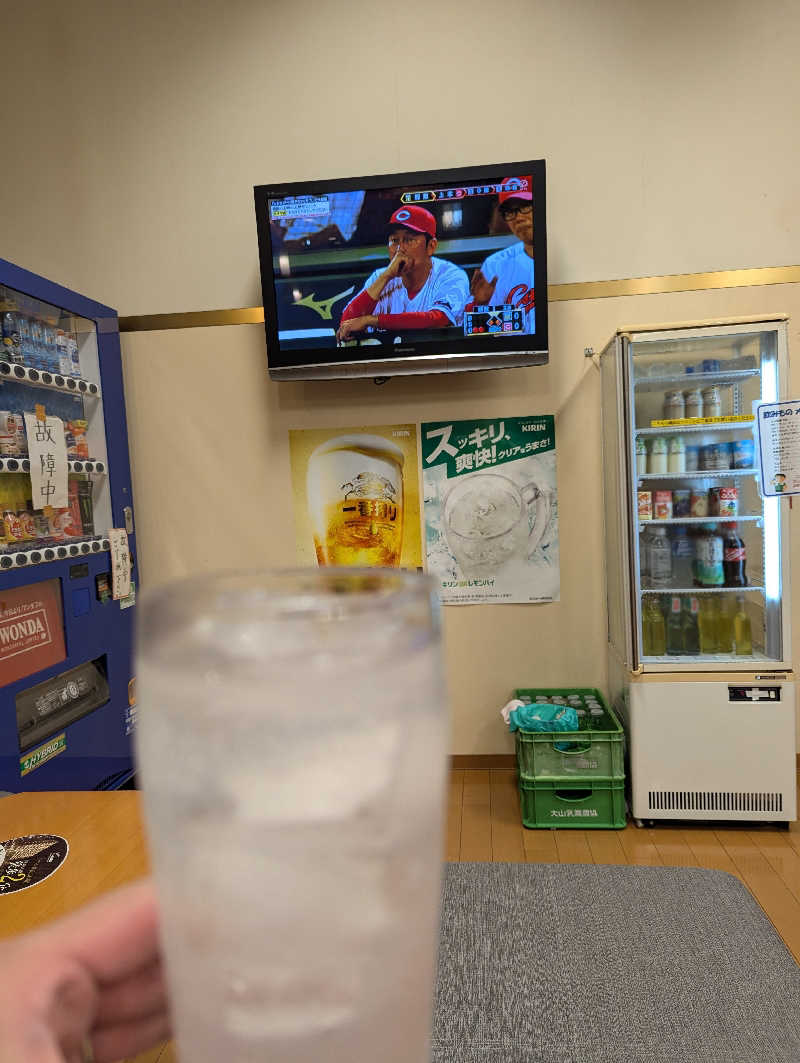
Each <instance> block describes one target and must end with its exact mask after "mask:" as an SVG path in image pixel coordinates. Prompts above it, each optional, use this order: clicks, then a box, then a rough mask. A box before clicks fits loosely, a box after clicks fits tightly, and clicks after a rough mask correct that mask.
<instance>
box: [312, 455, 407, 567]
mask: <svg viewBox="0 0 800 1063" xmlns="http://www.w3.org/2000/svg"><path fill="white" fill-rule="evenodd" d="M403 460H404V457H403V451H402V450H401V449H400V447H398V446H397V445H396V444H395V443H392V442H391V441H390V440H388V439H384V438H383V437H382V436H373V435H360V434H358V435H345V436H337V437H336V438H335V439H329V440H327V441H326V442H325V443H322V444H321V445H320V446H318V447H317V448H316V450H314V451H313V452H312V454H311V456H310V458H309V459H308V472H307V477H306V495H307V500H308V512H309V517H310V519H311V526H312V529H313V533H314V549H315V550H316V554H317V564H319V565H362V566H368V567H373V566H378V567H381V568H397V567H398V566H399V564H400V554H401V551H402V548H403Z"/></svg>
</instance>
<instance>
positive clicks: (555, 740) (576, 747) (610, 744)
mask: <svg viewBox="0 0 800 1063" xmlns="http://www.w3.org/2000/svg"><path fill="white" fill-rule="evenodd" d="M537 694H540V695H541V694H544V695H546V696H547V697H556V696H561V697H566V696H567V695H568V694H582V695H584V696H589V695H593V696H594V697H595V698H597V700H598V702H599V703H600V705H601V706H602V709H603V716H602V719H601V721H600V728H599V729H594V728H593V729H590V730H588V729H587V730H584V729H583V728H581V730H580V731H577V732H575V731H515V732H514V735H515V738H516V744H517V767H518V770H519V774H520V777H521V778H522V779H523V780H525V781H527V782H534V781H537V782H538V781H539V780H541V779H549V780H558V779H566V780H572V779H576V778H580V779H624V778H625V745H624V743H625V734H624V732H623V730H622V725H621V724H620V722H619V720H618V719H617V717H616V716H615V715H614V713H613V712H612V711H611V709H610V708H609V707H608V705H607V704H606V702H605V699H604V698H603V695H602V694H601V693H600V691H599V690H595V689H594V688H593V687H563V688H559V689H554V688H550V689H544V688H542V689H538V690H533V689H528V688H524V689H520V690H516V691H515V692H514V697H515V698H523V697H526V696H527V697H529V698H530V699H531V701H532V702H533V701H535V700H536V695H537ZM559 746H561V747H566V748H558V747H559Z"/></svg>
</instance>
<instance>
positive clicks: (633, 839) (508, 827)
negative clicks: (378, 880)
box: [131, 771, 800, 1063]
mask: <svg viewBox="0 0 800 1063" xmlns="http://www.w3.org/2000/svg"><path fill="white" fill-rule="evenodd" d="M798 783H799V784H800V777H799V778H798ZM445 856H446V859H447V860H454V861H457V860H508V861H512V862H525V861H528V862H530V863H557V864H558V863H560V864H572V863H581V864H592V863H594V864H648V865H652V866H657V867H709V868H716V869H718V870H720V871H729V872H730V873H731V874H733V875H736V876H737V877H738V878H740V879H741V880H742V882H744V883H745V885H746V886H747V887H748V888H749V890H750V892H751V893H752V894H753V895H754V896H755V898H756V899H757V900H758V902H759V904H760V905H761V907H762V908H763V909H764V911H765V912H766V913H767V915H768V916H769V918H770V919H771V920H772V922H773V924H774V926H775V928H776V930H777V931H778V933H779V934H780V935H781V937H782V938H783V940H784V941H785V942H786V944H787V946H788V947H789V949H790V950H791V952H792V954H793V955H794V958H795V959H796V960H797V961H798V963H800V824H798V823H793V824H791V826H790V829H789V830H788V831H787V830H786V829H785V828H779V827H774V828H771V827H765V826H761V825H753V824H737V825H731V824H728V823H726V824H725V826H724V827H711V828H709V827H708V826H705V825H704V826H702V827H700V826H693V825H691V824H681V826H680V827H669V826H655V827H653V828H652V829H647V828H639V827H636V826H634V824H633V823H629V824H628V826H627V827H625V829H624V830H577V829H574V828H571V829H569V830H526V829H525V828H524V827H523V826H522V820H521V819H520V812H519V797H518V795H517V783H516V773H515V772H514V771H453V772H452V773H451V776H450V781H449V790H448V806H447V837H446V844H445ZM176 1060H177V1057H176V1055H175V1051H174V1047H173V1045H172V1044H168V1045H159V1046H158V1047H157V1048H154V1049H153V1050H152V1051H150V1052H147V1053H145V1054H144V1055H141V1056H137V1057H136V1060H135V1061H131V1063H175V1061H176Z"/></svg>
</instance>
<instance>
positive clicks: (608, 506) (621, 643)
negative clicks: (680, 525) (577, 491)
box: [600, 336, 634, 668]
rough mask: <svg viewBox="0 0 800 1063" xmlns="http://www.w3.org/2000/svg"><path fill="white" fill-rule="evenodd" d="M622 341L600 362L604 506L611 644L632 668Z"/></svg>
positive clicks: (613, 341) (629, 551)
mask: <svg viewBox="0 0 800 1063" xmlns="http://www.w3.org/2000/svg"><path fill="white" fill-rule="evenodd" d="M624 370H625V363H624V361H623V344H622V338H621V337H620V336H617V337H616V338H615V339H614V340H612V341H611V343H610V344H609V345H608V347H606V349H605V350H604V351H603V354H602V357H601V359H600V388H601V412H602V431H603V455H604V459H603V503H604V514H605V539H606V605H607V615H608V641H609V643H610V645H611V646H612V648H613V650H614V652H615V653H616V655H617V657H618V658H619V659H620V660H622V661H624V662H625V664H626V665H627V667H628V668H631V667H633V652H634V650H633V638H632V624H631V615H632V609H633V598H632V593H631V589H632V579H631V576H632V570H631V547H632V540H631V528H630V521H629V518H628V513H627V509H626V507H625V504H624V502H625V499H626V498H627V494H628V483H629V482H630V478H631V471H630V467H629V464H628V448H627V447H626V446H621V445H620V440H625V439H627V437H628V435H629V432H628V419H627V403H626V400H625V387H624Z"/></svg>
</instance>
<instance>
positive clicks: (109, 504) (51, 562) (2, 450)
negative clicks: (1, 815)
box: [0, 260, 135, 792]
mask: <svg viewBox="0 0 800 1063" xmlns="http://www.w3.org/2000/svg"><path fill="white" fill-rule="evenodd" d="M0 340H1V341H2V345H1V346H0V792H15V791H18V790H25V789H37V790H46V789H47V790H56V789H93V788H111V787H115V786H119V785H123V784H124V783H125V782H126V781H127V780H129V779H130V778H131V776H132V774H133V764H132V759H131V746H130V743H131V730H132V726H133V724H132V720H133V719H134V713H133V705H132V704H131V697H132V696H129V690H130V691H132V690H133V689H134V684H133V683H132V680H133V678H134V677H133V669H132V657H131V643H132V627H133V609H131V608H129V606H130V605H131V604H132V600H131V601H126V602H120V601H115V600H113V598H112V596H111V595H109V596H108V599H107V600H103V599H106V596H105V594H104V595H102V596H101V595H100V594H99V587H100V584H101V582H103V581H104V580H105V578H106V574H107V573H108V572H109V569H110V568H111V567H112V566H111V557H110V547H111V538H114V537H118V536H119V534H120V531H119V529H123V530H124V532H123V534H127V552H126V556H129V557H130V558H134V557H135V534H134V529H133V501H132V491H131V480H130V467H129V457H128V441H127V429H126V420H125V404H124V393H123V383H122V365H121V353H120V344H119V324H118V318H117V314H116V311H114V310H112V309H111V308H109V307H107V306H104V305H103V304H101V303H97V302H94V301H93V300H90V299H87V298H86V297H84V296H82V295H79V294H77V293H76V292H72V291H70V290H69V289H67V288H63V287H61V286H59V285H56V284H53V283H52V282H50V281H47V280H46V279H44V278H42V277H38V276H36V275H35V274H32V273H29V272H27V271H26V270H22V269H20V268H19V267H17V266H15V265H13V264H12V263H9V262H5V261H3V260H0ZM112 529H116V531H115V532H114V536H112V535H111V533H112Z"/></svg>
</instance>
